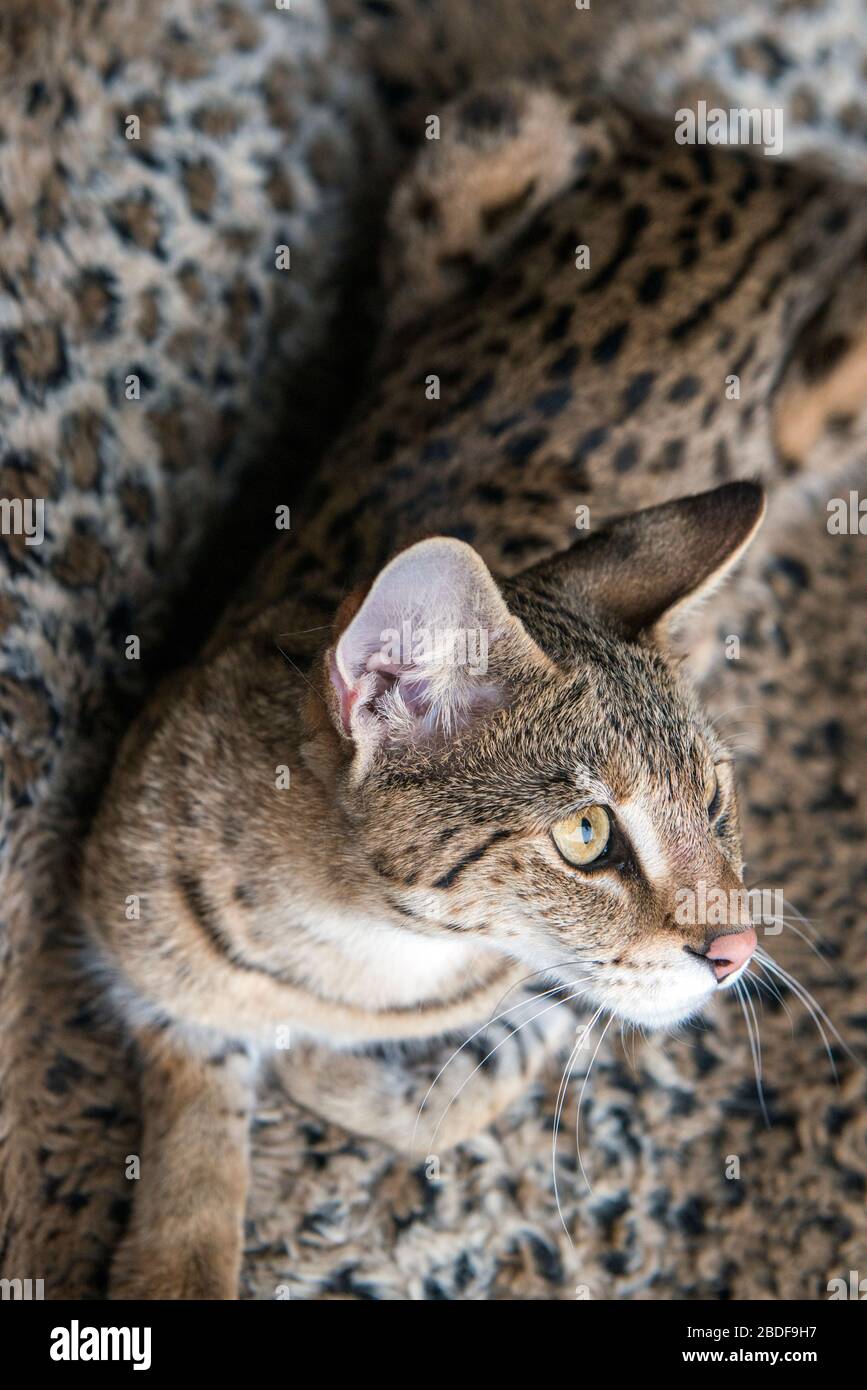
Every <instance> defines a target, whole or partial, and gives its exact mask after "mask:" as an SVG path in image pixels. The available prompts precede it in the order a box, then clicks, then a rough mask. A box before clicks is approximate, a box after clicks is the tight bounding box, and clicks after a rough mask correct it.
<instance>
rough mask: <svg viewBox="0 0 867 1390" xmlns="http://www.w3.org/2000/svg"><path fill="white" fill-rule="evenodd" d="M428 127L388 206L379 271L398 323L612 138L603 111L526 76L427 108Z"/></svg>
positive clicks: (463, 282) (520, 225) (496, 247)
mask: <svg viewBox="0 0 867 1390" xmlns="http://www.w3.org/2000/svg"><path fill="white" fill-rule="evenodd" d="M425 133H426V136H427V139H426V140H425V142H424V145H423V147H422V150H421V152H420V153H419V154H418V155H417V157H416V159H415V161H414V163H413V164H412V165H411V166H410V168H409V170H408V171H407V173H406V174H405V175H404V177H403V179H402V180H401V181H400V183H399V184H398V186H397V188H396V190H395V192H394V195H393V198H392V202H391V206H390V208H389V213H388V220H387V231H388V236H387V242H386V248H385V253H384V257H383V277H384V280H385V283H386V288H387V290H388V291H389V293H390V296H391V300H390V307H389V319H390V323H391V325H392V327H401V326H403V325H404V324H406V323H408V322H412V321H413V320H415V319H418V318H419V317H421V316H422V315H423V314H424V313H425V312H426V311H427V310H428V309H430V308H431V307H432V306H433V305H434V304H436V303H438V302H441V301H443V300H445V299H448V298H451V297H452V296H453V295H455V294H458V293H460V292H461V291H462V290H464V289H465V288H467V287H468V286H470V285H472V283H473V280H474V278H475V277H478V275H479V272H480V271H483V270H484V268H485V267H486V266H488V265H490V264H491V263H492V262H493V261H495V260H496V259H497V258H498V257H500V256H501V255H502V254H503V253H504V252H505V250H506V249H507V248H508V246H509V245H510V244H511V243H512V242H513V241H514V240H515V238H516V237H518V236H519V235H520V234H521V232H522V231H523V230H524V229H525V228H526V227H527V226H528V224H529V223H530V221H531V220H532V219H533V217H534V216H535V215H536V214H537V213H538V212H539V210H540V209H541V208H542V207H544V206H545V204H546V203H548V202H550V200H551V199H552V198H554V197H555V196H556V195H557V194H558V193H560V192H562V190H563V189H565V188H568V187H569V185H570V184H571V183H573V182H574V181H575V179H576V178H578V177H580V175H581V174H582V173H583V172H584V170H585V169H586V168H587V167H588V166H589V164H590V163H591V162H592V161H593V160H595V159H598V158H608V157H610V155H611V154H612V152H613V149H614V146H615V143H616V137H615V135H614V133H613V126H612V124H611V122H610V121H609V119H608V118H607V117H605V118H603V117H601V116H599V115H597V114H594V113H593V112H588V111H584V110H579V111H577V112H576V111H575V110H574V109H573V106H572V104H570V103H569V102H567V101H565V100H563V98H561V97H559V96H557V95H556V94H555V93H554V92H551V91H548V90H546V89H545V88H539V87H533V86H530V85H528V84H527V83H523V82H503V83H498V84H491V85H489V86H484V87H479V88H476V89H474V90H473V91H472V92H470V93H469V94H468V95H467V96H465V97H461V98H460V99H459V100H458V101H455V102H453V103H451V104H450V105H449V106H447V107H446V108H445V110H444V111H443V112H442V115H441V116H436V115H432V116H430V117H429V118H428V127H427V130H426V132H425Z"/></svg>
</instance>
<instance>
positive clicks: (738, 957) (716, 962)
mask: <svg viewBox="0 0 867 1390" xmlns="http://www.w3.org/2000/svg"><path fill="white" fill-rule="evenodd" d="M757 945H758V940H757V938H756V934H755V932H754V930H753V928H752V927H746V928H745V929H744V930H743V931H737V932H728V933H724V934H723V935H722V936H715V937H714V939H713V941H712V942H711V943H710V945H709V946H708V948H707V951H706V952H705V954H706V956H707V958H708V960H709V961H711V963H712V969H713V973H714V974H715V975H716V977H717V979H718V980H724V979H725V978H726V976H727V975H733V974H734V972H735V971H736V970H740V968H741V966H742V965H746V963H747V961H748V960H749V958H750V956H751V955H752V954H753V951H754V950H755V949H756V946H757Z"/></svg>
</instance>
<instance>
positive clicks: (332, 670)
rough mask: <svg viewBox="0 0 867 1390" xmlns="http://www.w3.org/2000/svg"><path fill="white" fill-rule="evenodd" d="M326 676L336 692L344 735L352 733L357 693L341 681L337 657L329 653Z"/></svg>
mask: <svg viewBox="0 0 867 1390" xmlns="http://www.w3.org/2000/svg"><path fill="white" fill-rule="evenodd" d="M328 674H329V675H330V677H331V684H332V685H333V686H334V689H335V691H336V692H337V700H338V704H339V706H340V722H341V724H342V725H343V731H344V733H346V734H351V733H352V708H353V706H354V704H355V702H356V700H357V699H358V691H357V690H355V689H353V687H352V686H351V685H349V684H347V682H346V681H345V680H344V679H343V676H342V675H341V674H340V668H339V667H338V665H337V657H336V656H335V654H334V652H331V653H330V654H329V657H328Z"/></svg>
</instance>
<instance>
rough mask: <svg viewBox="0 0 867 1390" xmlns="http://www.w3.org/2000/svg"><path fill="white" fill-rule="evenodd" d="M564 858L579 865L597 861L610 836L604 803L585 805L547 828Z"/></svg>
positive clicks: (608, 818) (609, 826)
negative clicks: (565, 818)
mask: <svg viewBox="0 0 867 1390" xmlns="http://www.w3.org/2000/svg"><path fill="white" fill-rule="evenodd" d="M551 834H552V836H553V839H554V844H555V845H556V846H557V848H558V850H559V851H560V853H561V854H562V856H563V858H564V859H568V861H569V863H570V864H577V865H578V866H579V867H583V866H585V865H590V864H595V863H597V862H598V861H599V860H600V859H601V858H602V856H603V855H604V854H605V851H606V850H607V848H608V844H609V841H610V839H611V817H610V816H609V814H608V812H607V811H606V809H605V807H604V806H585V807H584V808H583V810H581V811H579V812H578V813H577V814H576V815H574V816H570V817H569V819H568V820H561V821H559V822H558V824H557V825H555V826H554V827H553V829H552V831H551Z"/></svg>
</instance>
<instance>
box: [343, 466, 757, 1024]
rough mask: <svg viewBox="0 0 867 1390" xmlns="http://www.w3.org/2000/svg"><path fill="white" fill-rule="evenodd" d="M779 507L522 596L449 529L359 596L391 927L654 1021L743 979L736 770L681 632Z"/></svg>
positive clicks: (612, 547) (690, 517)
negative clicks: (682, 653)
mask: <svg viewBox="0 0 867 1390" xmlns="http://www.w3.org/2000/svg"><path fill="white" fill-rule="evenodd" d="M763 510H764V499H763V495H762V491H761V489H760V488H759V487H758V486H756V485H754V484H752V483H734V484H730V485H727V486H725V487H721V488H718V489H717V490H715V491H713V492H709V493H703V494H701V495H699V496H695V497H687V498H683V499H680V500H678V501H675V502H671V503H667V504H665V505H664V506H660V507H654V508H651V509H649V510H647V511H643V512H638V513H636V514H634V515H632V516H627V517H624V518H622V519H620V520H618V521H616V522H614V523H612V524H611V525H609V526H607V527H606V528H605V529H604V530H603V531H599V532H598V533H592V534H590V535H589V536H588V537H587V538H586V539H584V540H580V541H578V542H577V543H576V544H575V545H574V546H572V548H571V549H569V550H568V551H565V552H563V553H561V554H559V555H556V556H554V557H553V558H552V559H551V560H549V561H546V562H544V563H542V564H539V565H536V566H534V567H533V568H531V569H529V570H526V571H525V572H524V573H523V574H521V575H519V576H518V577H517V578H514V579H511V580H509V581H507V582H504V583H501V584H497V583H496V582H495V581H494V579H493V578H492V577H491V574H490V572H489V571H488V569H487V567H486V566H485V564H484V562H483V561H482V559H481V558H480V556H479V555H478V554H477V553H476V552H475V551H474V550H473V549H472V548H471V547H470V546H468V545H465V544H464V543H463V542H461V541H457V540H451V539H445V538H433V539H431V540H426V541H422V542H420V543H419V544H417V545H414V546H412V547H410V548H409V549H408V550H405V551H403V552H402V553H400V554H399V555H397V557H396V558H395V559H393V560H392V561H391V562H390V564H388V565H387V566H386V567H385V569H383V570H382V572H381V573H380V574H379V576H378V577H377V579H376V580H375V581H374V583H373V585H372V586H371V587H370V588H369V590H368V591H367V593H366V594H365V595H364V596H363V597H361V596H356V597H355V598H354V599H353V600H350V602H349V607H348V610H346V611H344V612H343V613H342V615H341V617H340V620H339V626H338V630H339V637H338V638H337V640H336V642H335V643H334V645H333V646H332V647H331V648H330V649H329V651H328V652H327V653H326V655H325V663H326V671H327V684H328V687H329V691H330V698H331V704H332V711H331V712H332V717H333V720H334V724H335V727H336V728H337V730H338V733H339V737H340V740H341V745H340V746H341V749H342V755H341V765H342V773H341V786H340V791H339V798H340V802H341V806H342V811H343V813H344V814H345V815H346V817H347V818H348V821H349V825H350V833H351V834H352V836H353V837H354V838H355V843H356V845H357V847H358V848H359V849H360V851H361V852H362V853H363V855H364V856H365V859H366V860H367V862H368V863H369V864H370V865H372V866H373V868H374V870H375V872H376V874H377V876H378V878H377V882H378V883H379V884H380V885H381V894H382V906H383V908H384V909H386V910H388V911H389V913H390V915H392V916H394V914H395V913H396V914H397V915H398V916H399V917H400V918H401V920H402V921H403V922H404V923H405V925H406V927H407V928H408V929H410V930H413V931H418V932H424V933H431V934H441V935H450V936H455V935H457V934H460V935H461V936H463V937H465V938H472V939H474V940H477V941H478V942H479V943H480V944H486V945H489V946H494V947H496V948H498V949H502V950H503V951H505V952H507V953H509V954H511V955H513V956H515V957H516V958H518V959H519V960H521V961H524V962H526V963H527V965H528V968H529V969H530V970H539V971H542V970H550V973H551V975H552V976H553V977H554V978H556V979H559V980H562V981H564V982H566V983H571V982H573V981H574V982H576V984H575V989H576V990H579V989H580V990H582V991H583V992H584V994H585V995H586V998H587V999H588V1001H589V1002H591V1003H593V1004H595V1005H602V1006H604V1007H605V1008H607V1009H610V1010H612V1011H613V1012H614V1013H615V1014H617V1015H618V1016H619V1017H621V1018H623V1019H627V1020H631V1021H632V1022H634V1023H637V1024H640V1025H643V1026H648V1027H652V1026H655V1025H670V1024H674V1023H677V1022H679V1021H681V1020H683V1019H685V1018H688V1017H689V1016H690V1015H692V1014H694V1013H695V1012H696V1011H697V1010H698V1009H700V1008H701V1007H702V1006H703V1005H704V1004H705V1003H706V1002H707V1000H708V999H709V998H710V997H711V996H712V995H713V994H714V993H715V992H716V991H717V989H719V988H723V987H726V986H727V985H728V984H729V983H731V982H732V981H733V980H735V979H736V978H737V976H738V975H739V973H740V971H741V970H742V969H743V967H744V966H745V964H746V961H747V959H748V957H749V955H750V953H751V951H752V949H753V948H754V946H755V935H754V933H753V931H752V929H751V927H750V926H749V916H748V913H747V912H746V906H745V895H744V893H743V890H742V883H741V867H742V861H741V848H740V837H739V832H738V821H737V806H736V799H735V788H734V785H733V777H732V766H731V760H730V757H729V755H728V754H727V752H726V749H725V747H724V745H723V743H722V741H721V740H720V738H719V736H718V735H717V734H716V732H715V731H714V728H713V726H712V725H711V723H710V721H709V719H708V717H707V716H706V715H705V714H704V713H703V711H702V709H701V707H700V705H699V704H698V703H697V701H696V699H695V697H694V695H693V694H692V692H691V690H690V689H689V687H688V686H687V684H686V682H685V680H684V678H683V676H682V674H681V672H680V669H679V663H678V661H677V660H675V659H674V658H673V657H672V655H671V654H670V651H669V640H670V635H671V630H672V626H673V624H674V623H675V622H676V621H677V620H679V619H680V617H681V616H682V614H683V613H684V612H685V611H686V610H687V609H688V608H689V607H690V606H691V605H692V604H694V603H695V602H696V600H697V599H698V598H700V597H701V596H703V595H705V594H706V593H707V592H708V590H709V589H710V588H711V587H712V586H713V585H714V584H715V583H716V582H717V581H718V580H719V579H720V577H721V576H722V575H723V574H724V573H725V572H726V571H727V570H728V569H729V567H730V566H731V565H732V563H733V562H734V561H735V559H736V558H737V557H738V555H739V554H740V553H741V552H742V551H743V549H744V548H745V546H746V545H747V544H748V542H749V541H750V539H751V537H752V535H753V534H754V532H755V530H756V529H757V527H758V525H759V523H760V521H761V517H762V513H763ZM341 628H342V630H340V629H341ZM723 895H724V896H723ZM708 902H711V903H714V904H715V905H716V906H715V909H714V913H713V914H711V920H712V921H713V923H714V924H713V925H708V913H707V904H708ZM721 904H722V905H723V910H724V907H725V906H726V905H729V904H730V905H731V912H730V913H729V914H728V915H723V916H722V919H721V917H720V905H721ZM371 906H374V905H373V904H372V905H371ZM690 909H692V910H690Z"/></svg>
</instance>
